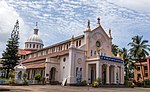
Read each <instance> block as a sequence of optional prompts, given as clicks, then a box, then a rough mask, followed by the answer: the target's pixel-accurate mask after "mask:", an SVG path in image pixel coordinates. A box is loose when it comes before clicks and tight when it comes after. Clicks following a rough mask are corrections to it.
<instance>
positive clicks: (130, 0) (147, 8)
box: [108, 0, 150, 12]
mask: <svg viewBox="0 0 150 92" xmlns="http://www.w3.org/2000/svg"><path fill="white" fill-rule="evenodd" d="M108 1H110V2H113V3H115V4H117V5H119V6H122V7H127V8H129V9H133V10H138V11H142V12H150V0H108Z"/></svg>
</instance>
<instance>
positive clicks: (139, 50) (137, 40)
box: [128, 35, 150, 80]
mask: <svg viewBox="0 0 150 92" xmlns="http://www.w3.org/2000/svg"><path fill="white" fill-rule="evenodd" d="M142 38H143V36H138V35H137V36H134V37H133V38H132V42H130V43H129V44H128V45H129V46H131V48H130V49H129V54H130V55H131V58H132V59H133V60H135V62H138V63H140V67H141V73H142V80H144V77H143V71H142V64H141V62H142V61H141V60H143V59H145V57H146V56H148V55H149V53H148V51H150V45H148V40H142Z"/></svg>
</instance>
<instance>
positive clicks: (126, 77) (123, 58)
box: [121, 48, 129, 80]
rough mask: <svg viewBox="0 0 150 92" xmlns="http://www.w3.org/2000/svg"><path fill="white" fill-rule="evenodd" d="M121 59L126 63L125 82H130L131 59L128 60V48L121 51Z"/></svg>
mask: <svg viewBox="0 0 150 92" xmlns="http://www.w3.org/2000/svg"><path fill="white" fill-rule="evenodd" d="M121 58H122V60H123V61H124V69H125V70H124V71H125V80H128V64H129V59H128V53H127V49H126V48H122V50H121Z"/></svg>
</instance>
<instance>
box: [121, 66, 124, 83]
mask: <svg viewBox="0 0 150 92" xmlns="http://www.w3.org/2000/svg"><path fill="white" fill-rule="evenodd" d="M121 84H124V66H122V67H121Z"/></svg>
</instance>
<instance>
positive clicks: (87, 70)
mask: <svg viewBox="0 0 150 92" xmlns="http://www.w3.org/2000/svg"><path fill="white" fill-rule="evenodd" d="M85 72H86V81H87V82H88V81H89V80H88V79H89V67H88V63H86V70H85Z"/></svg>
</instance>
